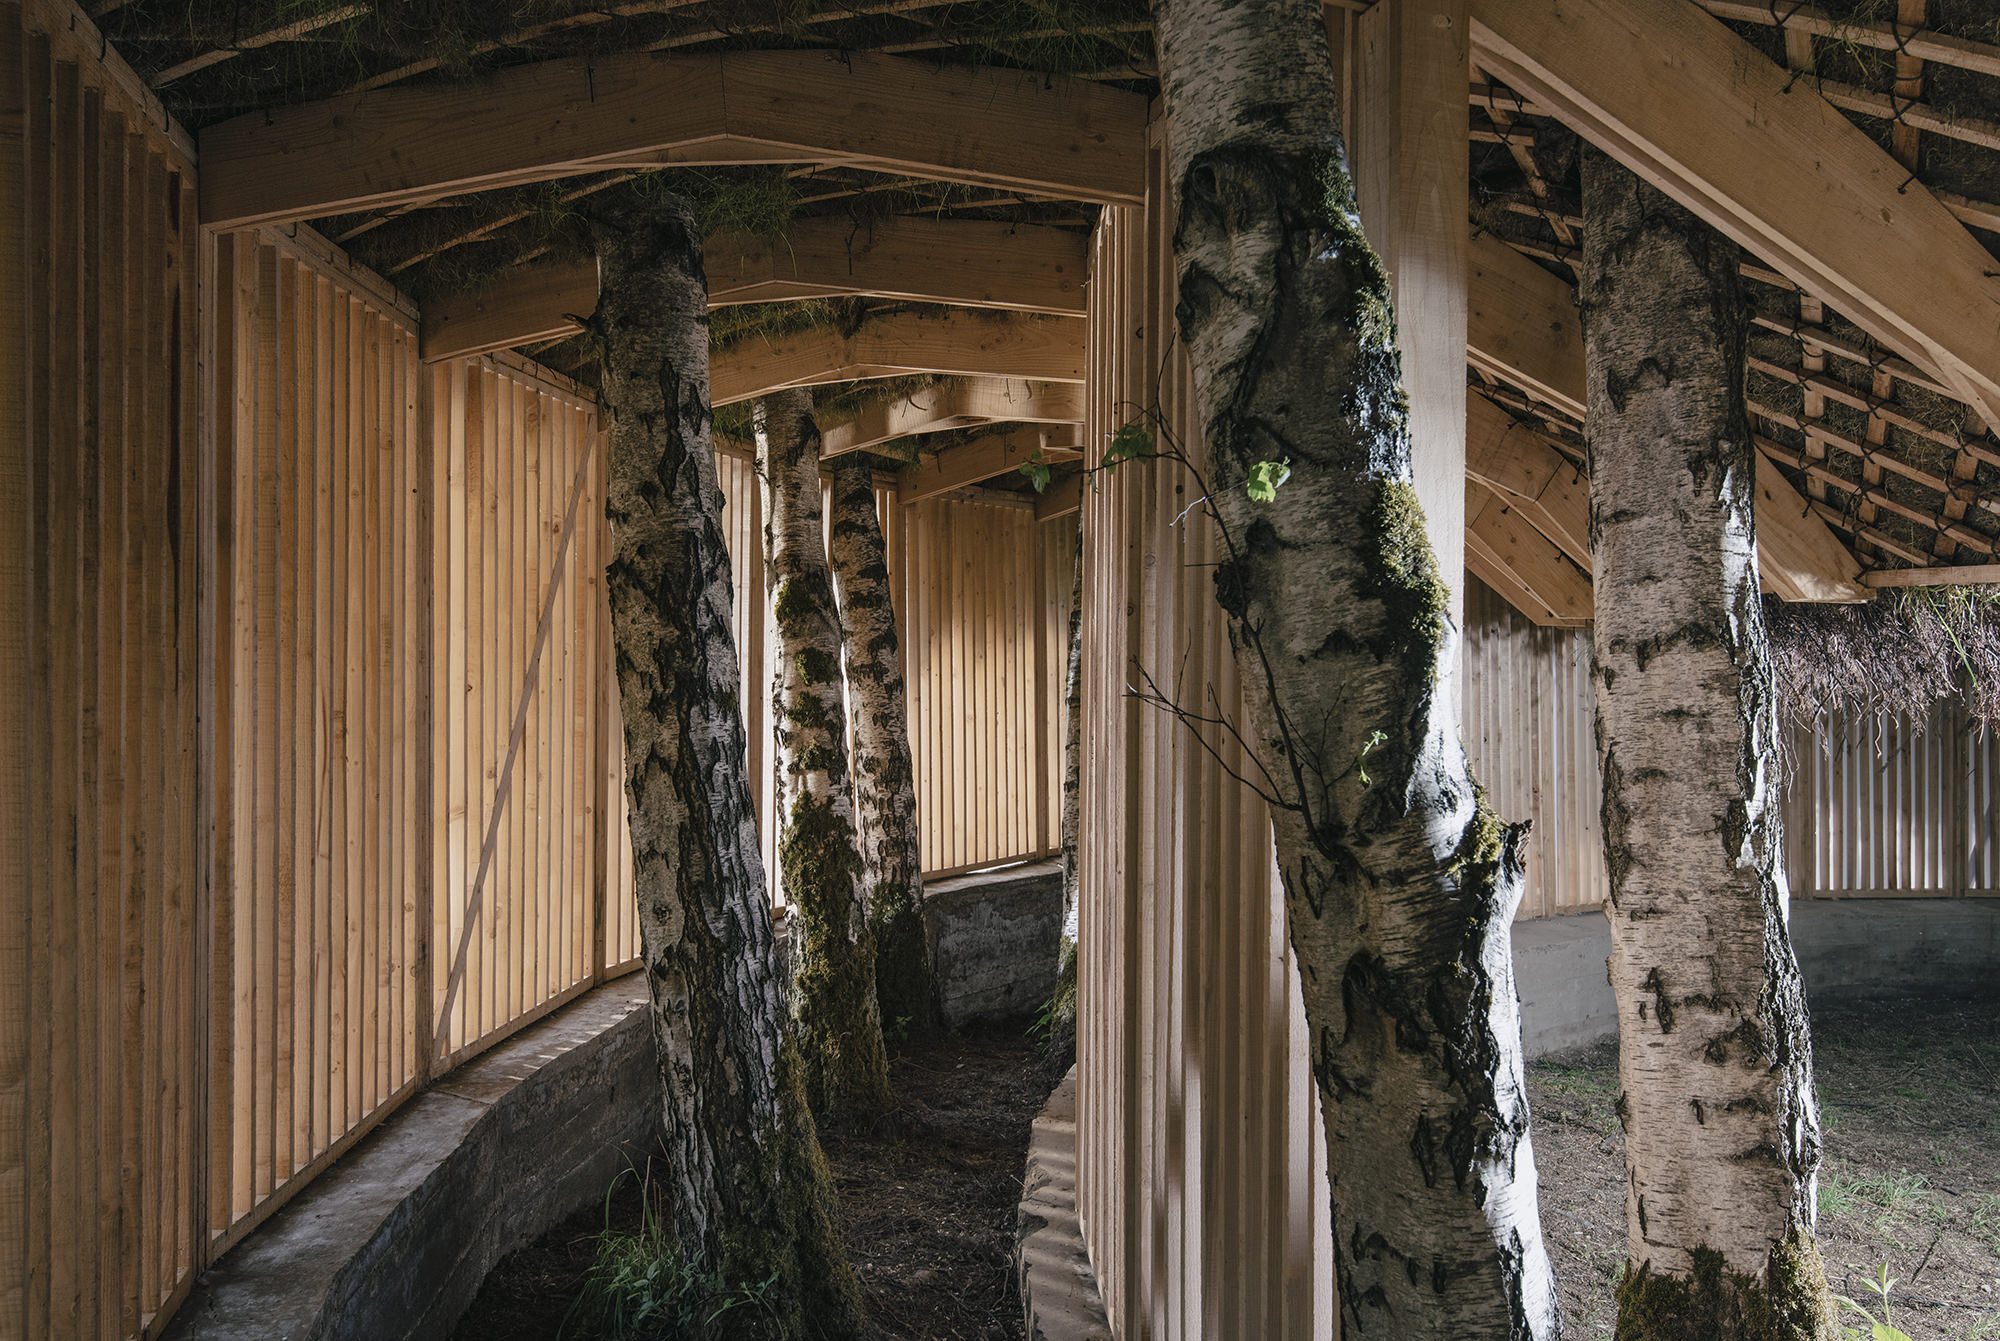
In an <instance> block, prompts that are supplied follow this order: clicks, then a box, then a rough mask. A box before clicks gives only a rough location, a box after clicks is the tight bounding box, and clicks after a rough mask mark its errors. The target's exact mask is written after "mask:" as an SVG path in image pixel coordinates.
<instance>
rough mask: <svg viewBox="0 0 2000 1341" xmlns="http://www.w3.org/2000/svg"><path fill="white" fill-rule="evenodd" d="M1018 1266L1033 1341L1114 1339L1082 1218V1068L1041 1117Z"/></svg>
mask: <svg viewBox="0 0 2000 1341" xmlns="http://www.w3.org/2000/svg"><path fill="white" fill-rule="evenodd" d="M1014 1225H1015V1240H1014V1266H1015V1270H1016V1271H1017V1272H1018V1273H1019V1275H1020V1281H1021V1311H1022V1314H1023V1316H1024V1317H1025V1319H1026V1322H1027V1327H1028V1341H1111V1325H1110V1323H1109V1322H1108V1321H1107V1320H1106V1315H1105V1312H1104V1301H1103V1300H1102V1299H1101V1298H1099V1297H1098V1293H1097V1275H1096V1273H1095V1272H1093V1271H1092V1270H1091V1269H1090V1258H1089V1256H1088V1254H1086V1253H1085V1251H1084V1247H1083V1230H1082V1228H1081V1227H1080V1226H1079V1225H1078V1223H1077V1218H1076V1068H1075V1067H1073V1066H1072V1067H1071V1068H1070V1069H1069V1074H1068V1075H1066V1076H1064V1077H1063V1081H1062V1084H1060V1085H1058V1086H1056V1088H1055V1093H1053V1094H1051V1095H1050V1096H1049V1102H1048V1104H1047V1106H1045V1107H1044V1108H1043V1109H1042V1111H1041V1113H1040V1115H1038V1116H1037V1117H1036V1118H1035V1128H1034V1134H1033V1135H1032V1136H1030V1137H1029V1138H1028V1171H1027V1176H1026V1177H1025V1178H1024V1179H1023V1181H1022V1184H1021V1204H1020V1208H1019V1209H1018V1210H1017V1211H1016V1212H1015V1221H1014Z"/></svg>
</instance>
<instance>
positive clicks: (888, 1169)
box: [455, 1031, 1057, 1341]
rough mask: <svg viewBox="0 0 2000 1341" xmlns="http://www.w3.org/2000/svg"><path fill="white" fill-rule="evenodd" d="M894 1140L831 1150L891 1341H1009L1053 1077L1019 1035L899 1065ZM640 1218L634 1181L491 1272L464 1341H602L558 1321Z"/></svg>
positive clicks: (920, 1053)
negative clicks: (600, 1250)
mask: <svg viewBox="0 0 2000 1341" xmlns="http://www.w3.org/2000/svg"><path fill="white" fill-rule="evenodd" d="M889 1071H890V1084H891V1087H892V1088H893V1089H894V1091H895V1093H896V1096H897V1099H898V1102H899V1107H898V1109H897V1111H896V1114H895V1116H894V1120H893V1124H892V1129H891V1130H889V1131H887V1132H885V1133H884V1134H882V1135H878V1136H872V1137H854V1136H829V1137H828V1138H827V1139H826V1140H825V1142H824V1144H825V1146H826V1152H827V1158H828V1160H829V1162H830V1163H831V1164H832V1165H833V1171H834V1178H835V1181H836V1184H837V1186H838V1190H839V1194H840V1205H841V1212H842V1217H843V1220H844V1221H845V1224H844V1228H845V1230H846V1234H847V1244H848V1253H849V1256H850V1258H851V1259H852V1261H853V1263H854V1269H855V1274H856V1275H857V1276H858V1277H859V1279H860V1282H861V1290H862V1295H863V1298H864V1300H865V1301H866V1303H867V1307H868V1311H869V1315H870V1317H871V1318H872V1319H873V1320H874V1322H875V1324H876V1326H877V1327H879V1328H880V1329H881V1331H880V1335H881V1337H882V1339H883V1341H1002V1339H1003V1338H1004V1339H1006V1341H1014V1339H1016V1338H1019V1337H1020V1336H1021V1334H1022V1328H1021V1298H1020V1291H1019V1290H1018V1288H1017V1287H1016V1285H1015V1281H1014V1267H1013V1249H1014V1209H1015V1206H1016V1204H1017V1203H1018V1202H1019V1201H1020V1198H1021V1173H1022V1168H1023V1165H1024V1164H1025V1163H1026V1160H1027V1151H1028V1129H1029V1126H1030V1124H1031V1123H1032V1122H1033V1121H1034V1117H1035V1114H1036V1113H1037V1112H1039V1111H1040V1110H1041V1106H1042V1104H1043V1103H1044V1102H1046V1101H1047V1099H1048V1094H1049V1091H1050V1089H1052V1088H1053V1087H1054V1085H1055V1082H1056V1080H1057V1077H1056V1076H1054V1075H1052V1074H1051V1073H1050V1072H1049V1070H1048V1069H1047V1068H1046V1067H1045V1065H1044V1064H1043V1063H1042V1061H1041V1059H1040V1056H1039V1054H1038V1053H1037V1051H1036V1050H1035V1049H1034V1048H1033V1046H1031V1045H1030V1044H1029V1043H1028V1042H1027V1041H1026V1040H1025V1039H1024V1038H1023V1037H1022V1036H1021V1034H1020V1033H1019V1032H1018V1031H1007V1032H986V1033H980V1034H976V1035H974V1036H972V1037H965V1038H958V1039H953V1040H949V1041H946V1042H942V1043H938V1044H935V1045H930V1046H919V1047H910V1048H906V1049H904V1051H903V1052H902V1053H901V1055H898V1056H895V1057H892V1059H891V1060H890V1064H889ZM641 1213H642V1205H641V1199H640V1196H639V1193H638V1183H637V1182H636V1181H635V1180H631V1179H628V1180H626V1181H625V1182H624V1183H623V1184H622V1185H621V1186H620V1187H619V1188H618V1189H617V1190H616V1191H615V1192H614V1193H613V1195H612V1197H611V1199H610V1203H609V1206H608V1208H607V1207H593V1208H591V1209H589V1210H586V1211H584V1212H582V1213H580V1214H578V1215H577V1216H575V1217H573V1218H572V1219H570V1220H569V1221H567V1222H566V1223H564V1224H562V1225H560V1226H558V1227H557V1228H556V1229H554V1230H552V1231H551V1232H550V1233H549V1234H547V1235H546V1236H545V1237H543V1239H542V1240H541V1241H540V1242H538V1243H535V1244H533V1245H531V1246H529V1247H527V1248H524V1249H522V1250H521V1251H519V1252H517V1253H515V1254H513V1255H512V1256H510V1257H508V1258H507V1259H505V1260H504V1261H502V1262H501V1263H500V1265H499V1266H497V1267H496V1268H494V1270H493V1272H492V1274H491V1275H489V1276H488V1277H487V1278H486V1283H485V1285H484V1286H483V1287H482V1288H481V1290H480V1293H479V1298H478V1299H477V1300H475V1301H474V1303H473V1306H472V1308H471V1309H470V1311H468V1312H467V1314H466V1315H465V1318H464V1319H463V1320H462V1321H461V1322H460V1323H459V1326H458V1330H457V1332H456V1333H455V1336H456V1341H548V1339H549V1338H556V1337H568V1338H575V1339H578V1341H581V1339H583V1338H588V1341H598V1338H597V1336H596V1334H595V1329H591V1328H582V1327H579V1326H577V1325H575V1324H574V1323H572V1324H571V1326H570V1327H569V1329H568V1330H567V1331H566V1332H565V1331H564V1329H563V1320H564V1315H565V1314H566V1313H568V1311H569V1308H570V1304H571V1301H572V1300H574V1299H575V1297H576V1295H577V1292H578V1290H579V1289H580V1287H581V1285H582V1282H583V1279H584V1275H585V1273H586V1272H587V1271H588V1270H589V1267H590V1264H591V1260H592V1257H593V1255H594V1253H595V1251H596V1243H597V1236H598V1234H599V1233H600V1232H601V1231H602V1230H604V1228H605V1226H606V1224H607V1216H608V1222H609V1224H610V1226H611V1228H612V1229H613V1230H615V1231H622V1232H627V1233H629V1232H631V1231H632V1230H633V1229H634V1228H635V1227H636V1226H637V1225H638V1224H639V1221H640V1217H641Z"/></svg>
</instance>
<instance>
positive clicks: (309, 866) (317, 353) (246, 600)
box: [207, 230, 432, 1251]
mask: <svg viewBox="0 0 2000 1341" xmlns="http://www.w3.org/2000/svg"><path fill="white" fill-rule="evenodd" d="M214 281H215V301H214V304H213V313H214V316H213V322H214V324H213V330H214V337H213V338H214V355H213V357H214V362H215V367H216V395H215V405H214V425H215V451H216V473H217V492H218V500H219V502H218V511H219V514H220V515H219V517H218V522H219V527H220V530H219V537H220V538H219V542H218V556H217V568H216V573H215V581H216V590H217V611H218V614H217V636H216V641H215V646H214V656H215V664H216V668H217V685H218V693H219V695H220V696H221V698H222V702H221V703H220V704H219V713H218V749H217V759H218V769H217V777H216V858H215V875H214V893H213V925H214V937H215V939H214V955H213V964H214V969H213V974H212V979H211V991H212V994H213V995H212V999H211V1003H210V1009H211V1015H210V1018H211V1022H212V1023H211V1029H212V1034H213V1040H214V1042H213V1047H212V1056H213V1059H214V1061H213V1067H212V1071H211V1079H210V1094H209V1105H208V1132H209V1141H210V1149H211V1151H212V1158H211V1161H210V1169H209V1184H210V1196H209V1206H208V1225H207V1228H208V1231H209V1233H210V1234H211V1235H212V1236H214V1237H215V1239H216V1243H215V1245H214V1247H215V1249H216V1250H218V1251H219V1250H220V1249H221V1248H222V1247H223V1246H225V1245H226V1244H228V1243H230V1242H233V1241H234V1240H235V1239H237V1238H239V1237H241V1235H242V1234H243V1233H245V1232H247V1231H248V1229H249V1228H250V1227H251V1226H253V1225H254V1224H256V1223H257V1222H259V1221H260V1220H261V1219H262V1218H263V1216H264V1215H266V1214H268V1212H269V1211H270V1210H271V1209H274V1208H275V1207H276V1206H277V1205H278V1204H280V1203H281V1202H282V1201H283V1200H284V1199H285V1198H286V1197H287V1196H289V1195H290V1193H291V1192H292V1191H294V1190H295V1189H296V1187H297V1186H298V1185H299V1184H301V1183H302V1181H303V1180H304V1179H305V1178H307V1177H309V1176H310V1175H311V1174H312V1173H314V1172H316V1171H317V1170H318V1169H319V1168H321V1167H323V1166H324V1165H325V1164H326V1163H328V1162H329V1161H330V1160H331V1158H332V1157H333V1156H334V1155H336V1154H337V1153H338V1152H339V1151H340V1150H341V1149H344V1148H345V1146H346V1145H348V1144H350V1143H351V1142H352V1141H353V1139H354V1138H355V1137H356V1136H357V1135H358V1134H359V1133H360V1132H362V1131H364V1130H366V1128H367V1127H368V1126H369V1125H371V1124H372V1121H373V1120H375V1119H376V1118H378V1117H379V1116H381V1115H382V1114H384V1113H386V1112H387V1111H388V1109H390V1108H391V1107H393V1106H394V1105H395V1103H396V1102H398V1101H399V1100H400V1099H401V1098H403V1097H404V1096H406V1095H407V1094H409V1093H410V1092H411V1091H412V1090H413V1089H414V1088H415V1087H416V1085H417V1084H419V1083H420V1082H421V1080H422V1079H423V1075H424V1066H423V1051H422V1047H421V1044H420V1040H421V1038H422V1037H423V1035H424V1029H425V1026H426V1024H427V1021H428V1019H429V1010H428V1006H429V1002H428V994H427V993H426V992H425V991H424V989H423V984H422V981H421V978H420V977H419V974H420V972H421V965H422V960H423V955H424V952H425V948H426V947H427V946H428V944H429V937H428V928H427V926H426V925H425V921H426V918H425V913H426V911H427V910H428V907H429V890H428V878H429V871H430V863H429V860H428V855H427V854H428V852H429V849H430V840H431V826H430V825H429V824H428V823H427V822H426V821H427V817H428V815H429V808H428V806H427V805H426V804H425V799H426V798H425V795H424V786H425V783H426V780H427V773H426V767H427V761H426V760H425V759H423V758H422V757H421V756H420V752H419V747H420V745H421V744H422V743H423V740H424V734H425V724H426V723H427V721H428V709H427V705H428V702H429V698H430V694H431V692H432V686H431V685H430V684H429V683H428V673H427V667H428V664H429V661H428V648H429V644H430V638H431V631H430V629H429V627H428V621H427V619H426V616H425V610H426V606H427V602H428V600H429V595H430V587H429V582H428V580H427V568H428V565H427V563H426V562H425V556H426V553H427V550H426V544H425V539H424V534H425V533H424V526H425V524H426V523H425V512H426V510H425V509H424V507H423V502H424V499H425V496H426V493H427V486H428V473H427V472H428V470H429V462H430V456H429V452H428V450H427V446H426V444H427V442H428V434H427V432H426V425H425V424H424V423H423V420H422V412H423V401H424V380H425V375H424V373H423V371H422V365H421V364H420V363H419V362H418V361H417V352H416V320H415V313H414V311H412V310H410V309H409V308H408V307H407V306H406V305H405V304H403V303H402V302H401V300H400V299H398V298H397V297H396V296H395V295H394V294H393V293H390V292H388V291H386V290H385V289H383V288H382V287H381V286H380V285H378V284H376V283H375V282H374V281H372V280H371V279H370V278H369V277H367V276H365V275H361V274H357V273H356V272H353V271H351V270H349V269H348V268H346V267H345V266H344V265H343V264H341V262H340V261H339V259H338V258H337V257H335V256H333V255H332V254H331V253H330V252H329V251H327V250H325V249H323V248H322V247H321V246H320V245H317V244H316V243H315V242H314V240H313V239H312V238H311V236H310V235H309V234H307V233H305V232H303V231H301V232H300V233H299V234H298V236H297V237H290V236H286V235H283V234H280V233H278V232H276V231H275V230H267V231H265V232H262V233H243V234H235V235H231V236H226V237H221V238H218V239H217V241H216V253H215V262H214Z"/></svg>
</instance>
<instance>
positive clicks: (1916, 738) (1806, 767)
mask: <svg viewBox="0 0 2000 1341" xmlns="http://www.w3.org/2000/svg"><path fill="white" fill-rule="evenodd" d="M1919 727H1921V728H1922V729H1921V730H1920V729H1919ZM1792 755H1793V758H1792V763H1793V770H1794V771H1793V780H1792V785H1791V789H1790V792H1789V794H1788V795H1787V797H1786V805H1785V826H1786V835H1787V838H1788V839H1789V842H1790V859H1791V879H1792V891H1793V893H1794V894H1797V895H1800V896H1802V897H1807V898H1957V897H1961V896H1965V895H1969V894H1991V893H1995V892H2000V879H1996V875H2000V871H1996V860H1995V853H1994V848H1993V832H1994V824H1995V821H1996V819H2000V814H1996V800H1995V797H1996V781H2000V778H1996V775H2000V736H1997V735H1995V734H1994V733H1992V732H1982V731H1980V730H1978V729H1977V728H1976V727H1973V726H1971V725H1970V724H1969V723H1968V722H1967V720H1966V717H1965V715H1964V713H1963V711H1962V710H1960V709H1958V708H1957V707H1956V706H1952V705H1941V706H1939V707H1937V708H1934V709H1933V710H1932V711H1931V713H1930V715H1929V717H1928V718H1927V719H1925V720H1924V721H1922V722H1913V721H1911V720H1910V719H1909V718H1908V717H1907V716H1905V715H1903V714H1893V715H1890V714H1885V715H1882V716H1879V717H1877V716H1867V715H1853V714H1844V713H1843V714H1838V715H1836V716H1835V717H1834V718H1833V720H1832V721H1830V722H1827V723H1825V724H1823V725H1822V726H1821V728H1820V729H1819V730H1818V731H1817V732H1804V731H1800V732H1796V733H1795V734H1794V737H1793V742H1792Z"/></svg>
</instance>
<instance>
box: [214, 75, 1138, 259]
mask: <svg viewBox="0 0 2000 1341" xmlns="http://www.w3.org/2000/svg"><path fill="white" fill-rule="evenodd" d="M1145 133H1146V99H1145V97H1144V96H1143V95H1141V94H1137V93H1128V92H1125V91H1123V90H1121V89H1114V88H1107V87H1104V86H1103V85H1100V84H1094V83H1091V82H1090V81H1088V80H1081V79H1075V80H1062V81H1059V82H1050V81H1046V80H1044V79H1043V78H1042V76H1040V75H1030V74H1025V73H1022V72H1020V71H1015V70H993V69H988V70H972V69H965V68H958V67H942V66H938V65H934V64H931V63H928V62H924V61H916V60H906V59H901V58H898V57H895V56H882V55H871V54H868V53H864V52H857V51H842V52H819V51H731V52H724V53H719V54H712V55H702V56H666V55H658V54H654V53H650V52H630V53H626V54H624V55H618V56H608V57H607V56H593V57H575V58H570V59H565V60H555V61H543V62H540V63H537V64H533V65H521V66H515V67H514V68H512V69H508V70H502V71H499V72H498V73H496V74H493V75H490V76H488V77H486V78H483V79H476V80H467V81H463V82H458V83H449V84H439V85H435V86H431V87H423V88H400V87H399V88H388V89H376V90H372V91H369V92H365V93H352V94H343V95H340V96H337V97H332V98H325V99H322V100H320V101H317V102H309V103H302V104H300V105H298V106H296V107H281V108H272V109H269V110H265V111H258V112H253V113H250V114H248V115H245V116H240V117H236V118H234V119H232V120H229V121H224V122H220V123H219V124H217V125H214V126H210V127H209V128H208V129H206V130H204V131H203V132H202V133H201V218H202V222H203V223H204V224H207V225H210V226H212V227H215V228H220V229H231V228H246V227H250V226H252V225H256V224H268V223H287V222H293V221H297V220H303V219H312V218H318V217H321V216H323V215H328V214H345V213H350V212H353V211H355V210H362V209H375V208H380V207H383V206H387V205H395V204H401V203H403V202H405V201H410V200H420V199H424V198H426V197H435V196H440V195H456V194H460V193H463V192H469V191H484V190H491V189H493V188H496V187H502V186H514V185H518V184H521V183H523V182H535V181H544V180H547V179H549V178H552V177H564V176H570V175H573V174H576V173H581V172H594V171H601V170H606V169H612V168H645V167H656V166H668V165H696V164H706V165H723V164H731V163H839V164H842V165H845V166H849V167H860V168H868V169H871V170H874V171H880V172H893V173H900V174H904V175H909V176H917V177H926V178H933V179H937V180H942V181H957V182H966V183H968V184H971V185H976V186H988V187H997V188H1000V189H1003V190H1009V191H1026V192H1030V193H1033V194H1037V195H1045V196H1052V197H1056V198H1059V199H1065V200H1089V201H1098V202H1103V203H1115V204H1142V203H1143V202H1144V200H1145V170H1146V155H1145Z"/></svg>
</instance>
